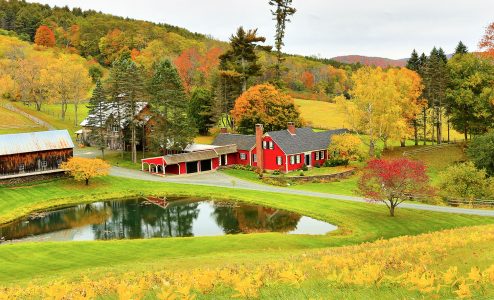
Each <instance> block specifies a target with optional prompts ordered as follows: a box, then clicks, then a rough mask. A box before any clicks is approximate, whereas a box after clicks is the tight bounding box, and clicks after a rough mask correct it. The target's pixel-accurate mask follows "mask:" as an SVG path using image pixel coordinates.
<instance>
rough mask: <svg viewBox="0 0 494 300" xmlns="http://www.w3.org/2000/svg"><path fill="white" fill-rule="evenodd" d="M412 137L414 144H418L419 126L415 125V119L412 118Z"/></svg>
mask: <svg viewBox="0 0 494 300" xmlns="http://www.w3.org/2000/svg"><path fill="white" fill-rule="evenodd" d="M413 137H414V139H415V146H418V145H419V128H418V126H417V119H415V120H413Z"/></svg>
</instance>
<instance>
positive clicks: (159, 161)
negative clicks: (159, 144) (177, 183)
mask: <svg viewBox="0 0 494 300" xmlns="http://www.w3.org/2000/svg"><path fill="white" fill-rule="evenodd" d="M142 162H144V163H147V164H155V165H162V164H163V157H152V158H146V159H143V160H142Z"/></svg>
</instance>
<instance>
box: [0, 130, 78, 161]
mask: <svg viewBox="0 0 494 300" xmlns="http://www.w3.org/2000/svg"><path fill="white" fill-rule="evenodd" d="M70 148H74V143H73V142H72V139H71V138H70V135H69V132H68V131H67V130H51V131H40V132H29V133H18V134H3V135H0V155H11V154H18V153H29V152H39V151H48V150H61V149H70Z"/></svg>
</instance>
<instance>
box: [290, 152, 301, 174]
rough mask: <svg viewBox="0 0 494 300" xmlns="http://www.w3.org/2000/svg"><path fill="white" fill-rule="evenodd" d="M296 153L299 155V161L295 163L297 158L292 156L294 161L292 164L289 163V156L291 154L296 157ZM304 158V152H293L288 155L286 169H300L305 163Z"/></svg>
mask: <svg viewBox="0 0 494 300" xmlns="http://www.w3.org/2000/svg"><path fill="white" fill-rule="evenodd" d="M297 155H298V156H300V163H297V159H296V158H294V160H295V163H294V164H293V165H292V164H290V157H291V156H295V157H296V156H297ZM304 159H305V154H303V153H299V154H294V155H288V171H295V170H299V169H301V168H302V167H303V166H304V163H305V161H304Z"/></svg>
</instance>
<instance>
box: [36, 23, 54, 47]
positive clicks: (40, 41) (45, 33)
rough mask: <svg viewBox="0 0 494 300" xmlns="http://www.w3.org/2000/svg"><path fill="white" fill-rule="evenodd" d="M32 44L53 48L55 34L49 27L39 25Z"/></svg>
mask: <svg viewBox="0 0 494 300" xmlns="http://www.w3.org/2000/svg"><path fill="white" fill-rule="evenodd" d="M34 43H35V44H36V45H39V46H45V47H53V46H55V34H54V33H53V31H52V30H51V29H50V27H48V26H46V25H41V26H40V27H38V29H36V35H35V36H34Z"/></svg>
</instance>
